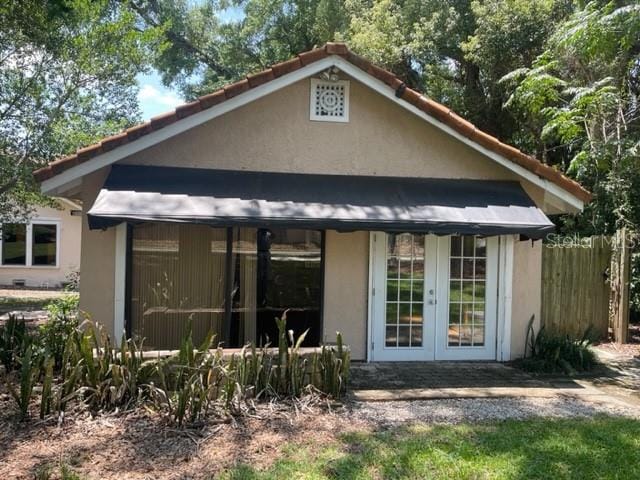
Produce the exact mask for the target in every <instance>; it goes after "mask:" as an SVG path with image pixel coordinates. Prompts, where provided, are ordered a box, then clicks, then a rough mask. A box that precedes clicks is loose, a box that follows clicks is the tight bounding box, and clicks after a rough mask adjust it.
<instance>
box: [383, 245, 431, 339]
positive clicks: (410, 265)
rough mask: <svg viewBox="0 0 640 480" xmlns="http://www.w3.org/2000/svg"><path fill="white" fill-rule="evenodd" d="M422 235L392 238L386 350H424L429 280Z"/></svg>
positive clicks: (389, 248) (388, 252)
mask: <svg viewBox="0 0 640 480" xmlns="http://www.w3.org/2000/svg"><path fill="white" fill-rule="evenodd" d="M424 245H425V238H424V235H422V234H411V233H402V234H393V233H392V234H388V235H387V252H386V253H387V255H386V292H387V294H386V299H385V347H386V348H402V347H408V348H411V347H414V348H415V347H422V342H423V324H424V321H423V320H424V319H423V312H424V303H423V302H424V277H425V268H424V266H425V263H424V259H425V254H424Z"/></svg>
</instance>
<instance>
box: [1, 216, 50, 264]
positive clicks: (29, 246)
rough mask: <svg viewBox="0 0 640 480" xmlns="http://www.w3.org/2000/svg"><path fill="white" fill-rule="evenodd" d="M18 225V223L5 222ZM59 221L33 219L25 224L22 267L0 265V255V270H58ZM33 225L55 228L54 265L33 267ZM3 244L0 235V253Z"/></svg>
mask: <svg viewBox="0 0 640 480" xmlns="http://www.w3.org/2000/svg"><path fill="white" fill-rule="evenodd" d="M7 223H20V222H7ZM23 224H24V223H23ZM61 224H62V222H61V221H60V219H57V218H34V219H32V220H30V221H29V222H26V225H27V232H26V252H25V255H26V261H25V263H24V265H5V264H4V263H2V258H1V257H2V255H1V254H0V268H33V269H53V268H60V237H61ZM34 225H55V227H56V263H55V265H33V226H34ZM1 232H2V224H0V233H1ZM2 248H3V242H2V235H1V234H0V252H2Z"/></svg>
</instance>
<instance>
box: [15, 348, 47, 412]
mask: <svg viewBox="0 0 640 480" xmlns="http://www.w3.org/2000/svg"><path fill="white" fill-rule="evenodd" d="M39 373H40V359H39V358H38V356H37V355H36V354H34V352H33V346H32V345H27V347H26V348H25V350H24V353H23V354H22V356H21V358H20V376H19V377H18V383H19V385H18V388H16V387H15V386H14V385H13V384H12V383H11V382H7V385H8V387H9V393H11V396H12V397H13V398H14V400H15V401H16V403H17V404H18V409H19V412H20V417H21V418H23V419H24V418H27V417H28V416H29V405H30V404H31V400H32V397H33V387H34V386H35V384H36V382H37V380H38V375H39ZM8 378H9V377H8V376H7V380H8Z"/></svg>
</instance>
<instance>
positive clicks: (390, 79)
mask: <svg viewBox="0 0 640 480" xmlns="http://www.w3.org/2000/svg"><path fill="white" fill-rule="evenodd" d="M328 55H339V56H341V57H343V58H345V59H346V60H347V61H348V62H350V63H351V64H353V65H354V66H356V67H357V68H359V69H361V70H363V71H365V72H367V73H369V74H370V75H372V76H374V77H375V78H377V79H378V80H380V81H382V82H384V83H385V84H387V85H389V86H390V87H391V88H393V89H394V90H396V92H397V95H400V97H401V98H402V99H403V100H405V101H407V102H409V103H410V104H412V105H414V106H416V107H417V108H419V109H420V110H422V111H423V112H425V113H427V114H428V115H430V116H432V117H434V118H435V119H437V120H438V121H440V122H442V123H444V124H446V125H448V126H449V127H451V128H453V129H454V130H456V131H457V132H458V133H460V134H461V135H464V136H465V137H467V138H469V139H470V140H473V141H474V142H476V143H478V144H480V145H482V146H483V147H485V148H487V149H488V150H491V151H493V152H496V153H498V154H499V155H502V156H504V157H505V158H507V159H509V160H511V161H512V162H514V163H516V164H518V165H521V166H522V167H524V168H526V169H527V170H529V171H531V172H533V173H535V174H536V175H538V176H540V177H542V178H545V179H547V180H549V181H551V182H553V183H555V184H556V185H559V186H560V187H562V188H564V189H565V190H567V191H568V192H570V193H571V194H573V195H575V196H576V197H578V198H579V199H581V200H583V201H589V200H590V199H591V194H590V193H589V192H588V191H587V190H585V189H584V188H583V187H582V186H581V185H580V184H579V183H577V182H575V181H574V180H571V179H570V178H568V177H566V176H565V175H563V174H562V173H561V172H560V171H558V170H556V169H554V168H553V167H550V166H549V165H545V164H543V163H541V162H540V161H538V160H537V159H535V158H533V157H531V156H529V155H526V154H525V153H523V152H521V151H520V150H518V149H516V148H514V147H512V146H510V145H506V144H504V143H502V142H501V141H500V140H498V139H497V138H495V137H492V136H491V135H489V134H487V133H484V132H482V131H481V130H478V128H476V127H475V126H474V125H473V124H472V123H470V122H468V121H467V120H465V119H463V118H462V117H460V116H458V115H456V114H455V113H454V112H452V111H451V110H450V109H449V108H447V107H445V106H444V105H441V104H439V103H437V102H435V101H433V100H431V99H429V98H427V97H425V96H423V95H421V94H420V93H419V92H417V91H415V90H412V89H410V88H406V87H405V86H404V83H403V82H402V80H401V79H399V78H398V77H396V76H395V75H394V74H393V73H391V72H389V71H387V70H384V69H383V68H380V67H378V66H376V65H373V64H372V63H371V62H369V61H368V60H366V59H365V58H363V57H361V56H359V55H357V54H355V53H353V52H351V51H350V50H349V49H348V48H347V46H346V45H345V44H343V43H327V44H326V45H325V46H323V47H321V48H316V49H314V50H311V51H309V52H304V53H301V54H299V55H298V56H297V57H294V58H292V59H291V60H287V61H285V62H281V63H278V64H276V65H273V66H272V67H271V68H269V69H267V70H264V71H262V72H258V73H255V74H252V75H248V76H247V78H246V79H244V80H240V81H238V82H235V83H233V84H231V85H227V86H226V87H224V88H222V89H220V90H218V91H216V92H213V93H211V94H209V95H204V96H202V97H200V98H198V99H197V100H195V101H193V102H190V103H187V104H185V105H181V106H179V107H177V108H176V109H175V111H173V112H168V113H165V114H163V115H160V116H157V117H154V118H152V119H151V121H149V122H146V123H143V124H141V125H136V126H134V127H131V128H129V129H127V130H125V131H124V132H122V133H119V134H117V135H113V136H111V137H107V138H105V139H103V140H102V141H101V142H100V143H98V144H95V145H90V146H88V147H85V148H83V149H80V150H78V152H77V153H76V154H73V155H69V156H67V157H64V158H61V159H59V160H56V161H54V162H52V163H50V164H49V165H48V166H46V167H43V168H41V169H39V170H37V171H35V172H34V176H35V178H36V179H37V180H38V181H40V182H42V181H44V180H47V179H49V178H52V177H53V176H55V175H57V174H59V173H61V172H63V171H65V170H67V169H69V168H71V167H73V166H76V165H78V164H80V163H82V162H85V161H87V160H89V159H90V158H93V157H95V156H96V155H99V154H101V153H105V152H108V151H110V150H113V149H114V148H117V147H119V146H121V145H124V144H125V143H128V142H133V141H135V140H137V139H138V138H140V137H142V136H144V135H146V134H148V133H151V132H153V131H155V130H158V129H161V128H163V127H166V126H167V125H170V124H172V123H174V122H176V121H178V120H180V119H182V118H185V117H188V116H191V115H194V114H196V113H198V112H200V111H202V110H206V109H208V108H211V107H213V106H215V105H217V104H219V103H221V102H224V101H225V100H228V99H230V98H233V97H235V96H237V95H241V94H242V93H244V92H246V91H248V90H250V89H251V88H255V87H258V86H260V85H263V84H265V83H267V82H269V81H271V80H273V79H275V78H278V77H281V76H283V75H286V74H288V73H291V72H293V71H295V70H298V69H300V68H302V67H303V66H305V65H309V64H311V63H313V62H317V61H318V60H321V59H323V58H326V57H327V56H328Z"/></svg>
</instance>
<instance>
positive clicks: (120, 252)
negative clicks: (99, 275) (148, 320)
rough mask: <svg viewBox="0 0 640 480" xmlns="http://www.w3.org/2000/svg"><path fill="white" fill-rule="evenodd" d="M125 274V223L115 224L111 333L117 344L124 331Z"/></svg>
mask: <svg viewBox="0 0 640 480" xmlns="http://www.w3.org/2000/svg"><path fill="white" fill-rule="evenodd" d="M126 276H127V224H126V223H121V224H119V225H118V226H116V252H115V275H114V285H115V291H114V296H113V297H114V298H113V300H114V305H113V334H114V339H115V342H116V343H117V344H118V345H119V344H120V340H121V338H122V334H123V332H124V331H125V322H124V320H125V319H124V312H125V299H126V283H127V282H126Z"/></svg>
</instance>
